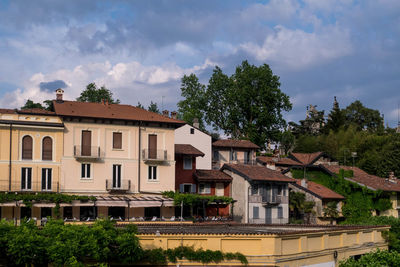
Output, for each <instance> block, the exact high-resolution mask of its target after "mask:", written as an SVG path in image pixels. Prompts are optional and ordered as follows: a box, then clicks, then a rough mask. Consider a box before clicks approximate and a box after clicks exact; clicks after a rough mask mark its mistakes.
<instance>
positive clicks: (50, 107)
mask: <svg viewBox="0 0 400 267" xmlns="http://www.w3.org/2000/svg"><path fill="white" fill-rule="evenodd" d="M32 108H39V109H45V110H48V111H53V110H54V107H53V101H52V100H45V101H43V104H40V103H35V102H33V101H32V100H30V99H28V100H27V101H26V103H25V105H23V106H22V107H21V109H32Z"/></svg>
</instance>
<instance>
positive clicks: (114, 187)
mask: <svg viewBox="0 0 400 267" xmlns="http://www.w3.org/2000/svg"><path fill="white" fill-rule="evenodd" d="M130 189H131V180H123V179H122V180H121V181H114V182H113V179H107V180H106V190H107V191H129V190H130Z"/></svg>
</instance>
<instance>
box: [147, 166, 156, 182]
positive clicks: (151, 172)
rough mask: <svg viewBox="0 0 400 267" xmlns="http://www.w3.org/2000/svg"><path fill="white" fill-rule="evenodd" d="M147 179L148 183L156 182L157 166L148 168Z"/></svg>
mask: <svg viewBox="0 0 400 267" xmlns="http://www.w3.org/2000/svg"><path fill="white" fill-rule="evenodd" d="M148 179H149V181H156V180H157V166H149V173H148Z"/></svg>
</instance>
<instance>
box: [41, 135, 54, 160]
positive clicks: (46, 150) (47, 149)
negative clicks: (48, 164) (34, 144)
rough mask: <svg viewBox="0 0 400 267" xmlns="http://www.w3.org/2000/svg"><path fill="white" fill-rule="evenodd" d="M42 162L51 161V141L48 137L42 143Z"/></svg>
mask: <svg viewBox="0 0 400 267" xmlns="http://www.w3.org/2000/svg"><path fill="white" fill-rule="evenodd" d="M42 160H53V140H52V139H51V138H50V137H48V136H46V137H45V138H43V141H42Z"/></svg>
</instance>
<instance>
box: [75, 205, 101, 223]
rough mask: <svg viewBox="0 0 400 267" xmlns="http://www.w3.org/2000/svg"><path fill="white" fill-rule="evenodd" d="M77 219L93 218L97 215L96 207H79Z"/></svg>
mask: <svg viewBox="0 0 400 267" xmlns="http://www.w3.org/2000/svg"><path fill="white" fill-rule="evenodd" d="M79 213H80V214H79V219H80V220H81V221H86V220H88V219H89V220H94V219H96V217H97V207H82V206H81V207H79Z"/></svg>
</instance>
